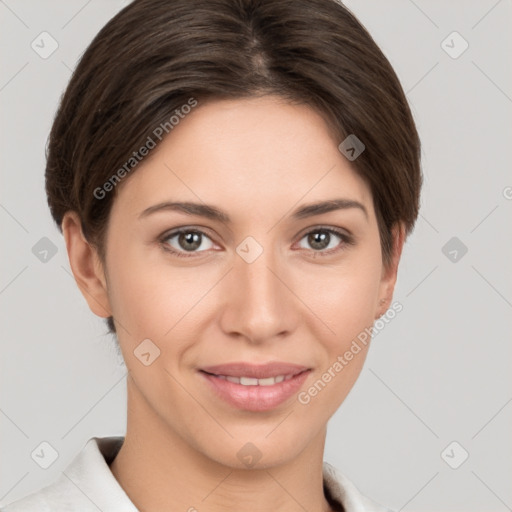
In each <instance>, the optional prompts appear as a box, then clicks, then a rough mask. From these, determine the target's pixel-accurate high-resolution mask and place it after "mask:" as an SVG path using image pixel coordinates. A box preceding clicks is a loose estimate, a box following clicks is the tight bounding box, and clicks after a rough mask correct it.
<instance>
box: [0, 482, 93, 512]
mask: <svg viewBox="0 0 512 512" xmlns="http://www.w3.org/2000/svg"><path fill="white" fill-rule="evenodd" d="M87 501H88V500H87V499H86V498H85V496H84V495H83V494H82V493H81V492H80V491H79V490H78V489H77V487H76V486H75V485H73V484H72V483H71V481H70V480H68V479H67V478H66V477H65V473H62V474H61V475H60V477H59V478H58V479H57V480H55V481H54V482H52V483H51V484H50V485H47V486H45V487H43V488H41V489H39V490H37V491H34V492H32V493H31V494H29V495H27V496H25V497H24V498H21V499H19V500H17V501H15V502H13V503H10V504H9V505H5V506H3V507H2V508H0V512H57V511H59V512H60V511H61V510H62V511H64V510H73V509H75V508H76V507H78V506H79V507H80V509H81V510H83V511H84V512H89V510H95V512H97V508H96V507H95V506H94V505H93V504H92V503H91V502H90V501H89V502H88V503H87ZM91 506H92V507H93V508H92V509H91Z"/></svg>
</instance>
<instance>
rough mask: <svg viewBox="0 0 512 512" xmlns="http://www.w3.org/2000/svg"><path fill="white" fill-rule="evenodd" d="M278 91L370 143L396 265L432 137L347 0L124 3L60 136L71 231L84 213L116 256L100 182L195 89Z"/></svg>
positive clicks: (50, 177) (58, 202) (362, 168)
mask: <svg viewBox="0 0 512 512" xmlns="http://www.w3.org/2000/svg"><path fill="white" fill-rule="evenodd" d="M264 94H277V95H280V96H281V97H283V98H285V99H288V100H290V101H292V102H299V103H302V104H307V105H310V106H311V107H312V108H314V109H315V111H317V112H318V113H319V114H320V115H322V116H323V117H324V119H325V121H326V122H327V124H328V126H329V127H330V128H331V130H332V133H334V134H335V136H336V137H337V140H339V142H340V143H341V142H342V141H343V140H344V139H345V138H346V137H347V136H348V135H350V134H355V135H356V136H357V138H358V139H360V140H361V141H362V142H363V144H364V145H365V150H364V152H363V153H362V154H361V155H360V156H359V157H358V158H357V159H356V160H354V161H353V162H352V165H353V168H354V169H355V171H356V172H358V174H359V175H360V176H361V177H362V178H363V179H364V180H365V182H366V183H367V184H368V186H369V187H370V190H371V192H372V196H373V202H374V207H375V211H376V215H377V220H378V224H379V233H380V240H381V247H382V256H383V261H384V262H385V263H386V264H387V263H388V262H389V261H390V256H391V253H392V243H393V238H392V228H393V227H394V226H395V224H396V223H398V222H399V221H402V222H403V223H404V224H405V228H406V234H407V235H408V234H409V233H410V232H411V231H412V229H413V226H414V223H415V221H416V218H417V215H418V210H419V195H420V188H421V182H422V176H421V169H420V140H419V136H418V133H417V130H416V127H415V123H414V120H413V117H412V114H411V111H410V108H409V105H408V103H407V100H406V97H405V94H404V92H403V89H402V87H401V85H400V82H399V80H398V77H397V76H396V74H395V72H394V71H393V68H392V67H391V64H390V63H389V61H388V60H387V58H386V57H385V56H384V54H383V53H382V51H381V50H380V49H379V47H378V46H377V44H376V43H375V42H374V40H373V38H372V37H371V36H370V34H369V33H368V32H367V30H366V29H365V28H364V27H363V25H362V24H361V23H360V22H359V21H358V20H357V19H356V17H355V16H354V15H353V14H352V13H351V12H350V11H349V10H348V9H347V8H346V7H345V6H344V5H343V4H342V3H340V2H338V1H336V0H172V1H169V0H135V1H134V2H133V3H131V4H130V5H128V6H127V7H125V8H124V9H123V10H122V11H120V12H119V13H118V14H117V15H116V16H114V17H113V18H112V19H111V20H110V21H109V22H108V23H107V24H106V25H105V26H104V27H103V28H102V30H101V31H100V32H99V33H98V34H97V36H96V37H95V38H94V40H93V41H92V43H91V44H90V45H89V47H88V48H87V50H86V51H85V53H84V54H83V56H82V58H81V60H80V62H79V64H78V66H77V67H76V69H75V71H74V73H73V76H72V78H71V80H70V82H69V85H68V87H67V89H66V91H65V93H64V95H63V97H62V99H61V103H60V106H59V109H58V112H57V114H56V117H55V120H54V123H53V127H52V130H51V133H50V136H49V141H48V147H47V167H46V191H47V195H48V204H49V206H50V210H51V213H52V215H53V218H54V219H55V222H56V223H57V225H58V226H59V229H62V227H61V223H62V219H63V216H64V214H65V213H66V212H67V211H69V210H74V211H76V212H77V213H78V215H79V217H80V219H81V222H82V230H83V232H84V235H85V236H86V238H87V240H88V241H89V242H90V243H91V244H92V245H93V246H95V247H96V248H97V250H98V252H99V255H100V257H101V258H102V259H103V260H104V256H105V252H104V249H105V244H104V242H105V240H104V235H105V230H106V226H107V223H108V218H109V212H110V210H111V207H112V203H113V200H114V197H115V195H116V190H117V189H115V190H113V191H112V193H109V194H106V195H105V197H102V198H100V199H98V197H97V195H98V194H97V193H96V194H95V192H94V191H95V190H98V187H100V188H101V187H102V186H103V185H104V184H105V183H106V182H107V181H108V180H109V178H111V177H112V176H113V174H114V173H115V172H116V171H117V170H118V169H120V168H121V167H122V166H123V165H125V164H126V162H127V161H129V160H130V157H131V156H132V154H133V152H134V151H137V150H138V149H139V148H140V147H141V146H142V145H143V144H144V143H145V142H146V141H147V138H148V135H149V134H151V133H152V132H153V131H154V130H155V127H156V126H159V125H161V124H162V123H165V122H168V120H169V116H170V115H171V114H172V113H173V112H174V111H175V110H176V109H179V108H180V107H181V106H182V105H184V104H186V103H187V101H189V100H190V98H191V97H193V98H196V99H197V100H198V101H199V102H201V101H202V100H206V99H212V98H213V99H215V98H218V99H226V98H243V97H249V96H256V95H264ZM108 325H109V329H110V331H111V332H115V327H114V322H113V320H112V318H109V319H108Z"/></svg>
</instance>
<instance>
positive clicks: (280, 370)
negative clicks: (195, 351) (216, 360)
mask: <svg viewBox="0 0 512 512" xmlns="http://www.w3.org/2000/svg"><path fill="white" fill-rule="evenodd" d="M309 369H310V368H308V367H307V366H301V365H298V364H292V363H284V362H279V361H275V362H271V363H266V364H251V363H243V362H238V363H227V364H219V365H216V366H205V367H204V368H201V370H202V371H204V372H207V373H213V374H214V375H226V376H231V377H252V378H253V379H266V378H268V377H277V376H278V375H297V374H298V373H301V372H303V371H305V370H309Z"/></svg>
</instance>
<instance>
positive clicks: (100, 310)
mask: <svg viewBox="0 0 512 512" xmlns="http://www.w3.org/2000/svg"><path fill="white" fill-rule="evenodd" d="M62 232H63V235H64V239H65V241H66V249H67V252H68V259H69V264H70V266H71V270H72V272H73V275H74V277H75V280H76V283H77V285H78V288H79V289H80V291H81V292H82V295H83V296H84V298H85V300H86V301H87V304H88V305H89V308H90V309H91V311H92V312H93V313H94V314H95V315H97V316H99V317H102V318H108V317H109V316H112V312H111V308H110V303H109V299H108V293H107V283H106V279H105V273H104V271H103V265H102V264H101V261H100V258H99V256H98V253H97V250H96V249H95V248H94V247H93V246H91V245H90V244H89V242H88V241H87V240H86V238H85V237H84V235H83V233H82V224H81V221H80V218H79V216H78V214H77V213H76V212H73V211H69V212H66V214H65V215H64V218H63V220H62Z"/></svg>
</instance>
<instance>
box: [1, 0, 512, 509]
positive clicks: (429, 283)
mask: <svg viewBox="0 0 512 512" xmlns="http://www.w3.org/2000/svg"><path fill="white" fill-rule="evenodd" d="M346 3H347V6H348V7H349V8H351V9H352V10H353V12H354V13H355V14H356V15H357V16H358V17H359V19H360V20H361V21H362V22H363V24H365V26H366V27H367V28H368V30H369V31H370V33H371V34H372V35H373V36H374V38H375V39H376V41H377V43H378V44H379V45H380V46H381V48H382V49H383V51H384V52H385V54H386V55H387V57H388V58H389V60H390V61H391V63H392V65H393V66H394V67H395V69H396V71H397V73H398V75H399V77H400V79H401V81H402V84H403V86H404V90H405V91H406V92H407V96H408V99H409V101H410V104H411V106H412V109H413V113H414V116H415V119H416V121H417V124H418V128H419V131H420V136H421V139H422V143H423V169H424V173H425V185H424V189H423V199H422V207H421V215H420V217H419V219H418V223H417V226H416V229H415V231H414V233H413V235H412V236H411V237H410V238H409V240H408V242H407V244H406V248H405V251H404V254H403V258H402V263H401V269H400V272H399V279H398V283H397V288H396V294H395V300H398V301H400V303H402V305H403V308H404V309H403V311H402V312H401V313H399V314H398V315H397V316H396V318H395V319H394V320H393V321H392V322H391V323H390V324H388V325H387V326H386V327H385V328H384V329H383V330H382V331H381V332H379V334H378V335H377V336H376V337H375V339H374V342H373V347H372V349H371V350H370V354H369V357H368V360H367V362H366V365H365V368H364V370H363V372H362V375H361V377H360V379H359V381H358V382H357V384H356V386H355V388H354V389H353V391H352V392H351V394H350V395H349V397H348V398H347V400H346V401H345V403H344V404H343V405H342V407H341V408H340V409H339V411H338V412H337V413H336V415H335V416H334V417H333V419H332V421H331V422H330V424H329V433H328V439H327V446H326V452H325V460H327V461H329V462H331V463H332V464H334V465H335V466H336V467H338V468H339V469H340V470H341V471H342V472H343V473H345V474H346V475H347V476H348V477H349V478H350V479H352V480H353V482H354V483H355V484H356V485H357V486H358V487H359V489H360V490H361V491H362V492H363V493H364V494H367V495H368V496H370V497H372V498H373V499H374V500H376V501H377V502H381V503H382V504H386V505H388V506H390V507H392V508H394V509H396V510H397V511H399V510H405V511H413V510H416V511H432V510H436V511H448V510H450V511H455V510H457V511H465V512H470V511H483V510H485V511H496V512H501V511H506V510H512V487H511V485H510V482H511V481H512V478H511V477H512V457H511V455H512V450H511V448H512V436H510V431H511V425H512V404H511V401H512V386H511V381H512V376H511V373H512V372H511V371H510V368H511V362H512V357H511V356H512V344H511V339H510V338H511V336H510V333H511V331H512V329H511V328H512V322H511V318H512V317H511V312H512V311H511V308H512V286H511V284H512V275H511V274H512V273H511V270H510V268H511V267H510V262H511V261H512V247H511V245H512V244H511V241H510V240H511V236H510V235H511V224H512V223H511V220H512V215H511V212H512V199H511V198H512V175H511V173H510V167H509V165H510V164H509V161H510V157H511V151H510V145H511V141H512V124H511V122H510V120H511V118H510V114H511V111H512V100H511V97H512V77H511V69H510V65H507V64H506V62H507V60H509V59H506V55H507V54H508V55H509V56H510V48H511V37H512V36H511V32H510V30H509V28H510V23H511V20H512V16H511V15H512V5H511V4H512V2H511V1H510V0H501V1H496V0H478V1H476V0H474V1H462V0H459V1H451V2H446V1H440V0H437V1H426V0H415V1H414V2H413V1H412V0H393V1H382V0H381V1H378V0H373V1H370V0H364V1H356V0H351V1H349V2H346ZM125 4H126V2H120V1H114V0H109V1H105V0H104V1H99V0H92V1H89V2H86V1H84V0H73V1H67V2H58V1H38V2H36V1H27V0H16V1H15V0H5V1H0V17H1V26H2V31H1V32H0V37H1V48H2V50H1V51H2V55H1V60H2V65H1V78H0V103H1V109H2V123H1V126H2V130H3V132H2V137H1V144H2V146H1V148H0V149H1V161H2V175H1V179H2V186H1V193H0V223H1V230H2V252H1V256H2V259H1V268H0V308H1V325H2V334H1V342H2V356H1V368H0V393H1V395H0V400H1V401H0V429H1V438H0V442H1V447H0V448H1V455H0V461H1V467H0V504H6V503H8V502H11V501H13V500H14V499H17V498H19V497H21V496H23V495H25V494H26V493H28V492H29V491H32V490H35V489H37V488H39V487H41V486H42V485H46V484H48V483H50V482H51V481H53V480H54V479H55V478H56V477H57V476H58V475H59V474H60V472H61V471H62V470H64V469H65V467H66V466H67V464H69V462H70V461H71V460H72V458H74V456H75V455H76V453H77V452H78V451H79V450H80V449H81V448H82V446H83V445H84V443H85V441H86V440H87V439H88V438H89V437H92V436H95V435H98V436H103V435H123V434H124V432H125V421H126V405H125V400H126V394H125V373H126V369H125V367H124V365H123V364H122V362H121V361H119V359H118V357H117V355H116V351H115V349H114V345H113V341H112V340H111V338H110V337H109V336H107V335H105V327H104V324H103V321H101V320H99V319H97V318H96V317H95V316H94V315H93V314H92V313H91V312H90V311H89V310H88V308H87V305H86V303H85V300H84V299H83V298H82V296H81V295H80V292H79V290H78V288H77V287H76V285H75V282H74V279H73V278H72V276H71V274H70V269H69V264H68V261H67V255H66V251H65V246H64V242H63V239H62V236H61V235H60V233H59V232H58V230H57V228H56V227H55V226H54V225H53V222H52V220H51V217H50V214H49V212H48V209H47V206H46V198H45V196H44V176H43V172H44V165H45V160H44V148H45V143H46V137H47V135H48V131H49V129H50V126H51V122H52V118H53V115H54V112H55V109H56V106H57V102H58V99H59V97H60V94H61V93H62V91H63V90H64V88H65V86H66V84H67V81H68V80H69V78H70V72H71V69H72V68H73V67H74V65H75V63H76V61H77V59H78V57H79V56H80V54H81V52H82V51H83V50H84V49H85V47H86V46H87V44H88V43H89V42H90V41H91V40H92V38H93V36H94V35H95V34H96V33H97V32H98V30H99V29H100V28H101V27H102V26H103V25H104V24H105V22H106V21H107V20H108V19H109V18H110V17H111V16H112V15H113V14H115V12H117V10H119V9H120V8H121V7H122V6H124V5H125ZM43 31H47V32H49V33H50V34H51V35H52V37H53V38H54V39H55V40H56V41H57V42H58V45H59V47H58V49H57V50H56V51H55V52H54V53H53V54H52V55H51V56H49V57H48V58H46V59H43V58H41V57H40V56H39V55H38V54H37V53H36V52H35V51H34V50H33V49H32V48H31V42H32V41H33V40H35V39H36V38H37V36H38V35H39V34H40V33H41V32H43ZM453 31H457V32H459V33H460V35H461V36H462V37H463V38H464V40H466V41H467V42H468V44H469V48H468V49H467V50H466V51H465V52H464V53H462V54H461V55H460V56H458V57H457V58H452V57H451V56H450V55H449V54H448V53H447V51H448V52H451V53H452V55H455V54H456V53H458V52H459V51H460V50H461V49H462V48H463V46H462V45H463V41H462V40H461V39H457V37H456V36H455V38H454V36H450V37H449V38H448V39H447V40H446V42H445V43H444V44H442V41H443V40H445V39H446V38H447V36H449V35H450V34H451V33H452V32H453ZM36 41H37V39H36ZM45 47H46V48H49V46H48V45H46V46H45ZM450 47H451V48H450ZM445 50H447V51H445ZM507 187H509V188H507ZM43 237H47V238H48V239H50V240H51V242H52V243H53V244H54V245H55V249H56V250H57V252H56V254H55V255H53V256H52V253H51V252H49V253H48V254H47V256H46V261H41V260H40V258H41V257H42V253H41V247H43V249H44V244H48V242H47V241H43V242H39V241H40V240H41V239H42V238H43ZM453 237H457V240H455V241H452V242H451V243H450V244H449V245H448V246H447V247H446V248H445V249H444V250H443V247H445V244H447V242H448V241H449V240H450V239H452V238H453ZM37 243H39V244H43V246H36V244H37ZM462 244H463V245H462ZM34 246H36V249H35V250H34V252H35V253H36V254H34V252H33V247H34ZM464 246H465V247H467V253H466V254H463V247H464ZM453 251H456V252H453ZM454 258H456V259H455V261H454ZM43 259H44V258H43ZM43 441H46V442H48V443H50V444H51V445H52V446H53V447H54V448H55V450H56V451H57V453H58V458H57V460H56V461H55V462H54V463H53V464H52V465H51V466H50V467H49V468H48V469H43V468H41V467H39V465H37V464H36V463H35V462H34V460H33V459H32V458H31V453H32V452H33V451H34V450H35V449H36V448H37V447H38V446H39V445H40V443H41V442H43ZM453 441H456V442H457V443H458V444H456V445H452V446H451V447H449V448H448V450H447V451H446V452H444V453H445V455H444V458H443V457H442V455H441V454H442V453H443V451H444V450H445V448H446V447H447V446H448V445H450V443H452V442H453ZM465 451H467V452H468V453H469V458H468V459H467V460H466V461H465V462H464V463H463V464H462V465H460V466H459V467H458V468H457V469H453V468H452V467H450V465H449V464H448V462H449V463H450V464H451V465H452V466H456V465H457V464H459V463H460V461H461V460H462V457H463V455H464V453H465Z"/></svg>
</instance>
